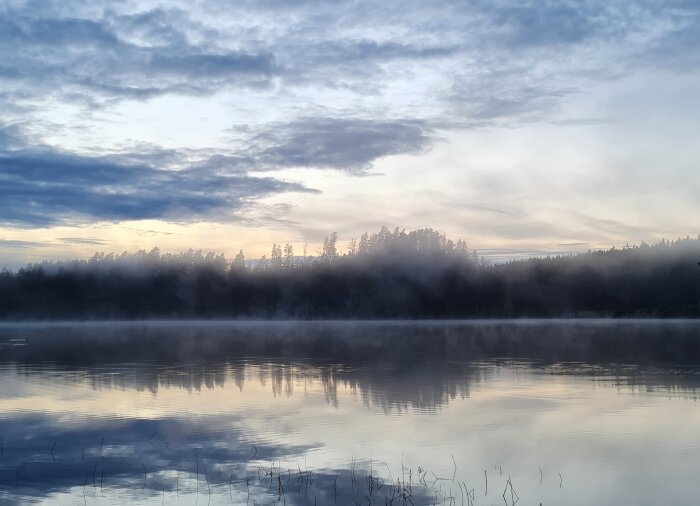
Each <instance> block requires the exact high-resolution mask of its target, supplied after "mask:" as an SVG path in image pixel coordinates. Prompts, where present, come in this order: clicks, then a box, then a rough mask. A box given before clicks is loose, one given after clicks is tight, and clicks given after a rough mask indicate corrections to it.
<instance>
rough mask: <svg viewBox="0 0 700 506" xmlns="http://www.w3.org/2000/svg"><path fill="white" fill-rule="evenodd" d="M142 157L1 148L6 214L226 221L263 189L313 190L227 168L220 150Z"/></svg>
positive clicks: (19, 222)
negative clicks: (195, 156)
mask: <svg viewBox="0 0 700 506" xmlns="http://www.w3.org/2000/svg"><path fill="white" fill-rule="evenodd" d="M0 132H2V129H0ZM170 156H171V154H170V153H166V155H165V156H164V159H168V158H170ZM138 159H139V156H138V154H125V155H121V156H119V155H113V156H86V155H77V154H72V153H64V152H60V151H57V150H55V149H51V148H41V149H37V148H35V149H29V148H25V149H19V150H0V221H1V222H2V223H4V224H10V225H16V226H33V227H36V226H49V225H54V224H59V223H68V224H70V223H81V222H84V221H88V220H106V221H123V220H139V219H165V220H172V221H194V220H201V219H206V220H208V221H220V220H226V219H230V218H231V217H232V216H233V214H234V213H235V212H236V211H238V210H240V209H241V207H243V206H244V205H245V204H247V203H248V202H250V201H252V200H255V199H257V198H260V197H263V196H267V195H271V194H277V193H284V192H313V191H315V190H312V189H309V188H307V187H305V186H304V185H302V184H299V183H292V182H286V181H282V180H279V179H275V178H271V177H253V176H250V175H248V174H246V173H245V172H242V171H241V170H240V168H237V167H235V168H234V169H233V170H230V171H229V170H226V169H227V167H226V166H225V164H223V162H222V160H221V159H220V158H219V157H212V158H211V160H212V163H211V164H207V162H208V160H204V161H203V162H200V163H191V164H190V165H188V166H186V167H185V168H180V169H171V168H168V167H167V166H166V167H159V166H157V165H152V164H149V163H139V162H137V161H136V160H138ZM145 159H147V160H153V161H155V160H157V157H154V155H153V153H151V154H149V156H146V157H145Z"/></svg>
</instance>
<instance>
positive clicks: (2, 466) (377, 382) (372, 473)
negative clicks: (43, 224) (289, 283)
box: [0, 320, 700, 505]
mask: <svg viewBox="0 0 700 506" xmlns="http://www.w3.org/2000/svg"><path fill="white" fill-rule="evenodd" d="M699 387H700V322H696V321H680V320H672V321H660V320H626V321H619V320H549V321H545V320H521V321H471V322H293V323H285V322H272V323H262V322H146V323H127V322H121V323H120V322H113V323H53V324H51V323H36V324H11V323H5V324H0V502H1V503H3V504H5V503H7V504H26V503H45V504H106V505H109V504H202V505H205V504H250V505H253V504H256V505H264V504H289V505H297V504H304V505H314V504H318V505H321V504H324V505H325V504H342V505H352V504H363V505H367V504H395V505H399V504H400V505H405V504H412V505H419V504H420V505H430V504H452V505H472V504H478V505H503V504H506V505H513V504H521V505H530V504H532V505H538V504H542V505H561V504H567V505H591V504H596V505H624V504H635V505H647V504H648V505H657V504H674V505H685V504H688V505H690V504H698V502H699V501H700V499H699V498H698V494H699V492H698V490H697V484H696V483H695V480H696V479H697V478H696V477H697V472H698V470H699V469H700V409H699V407H700V406H699V405H698V388H699Z"/></svg>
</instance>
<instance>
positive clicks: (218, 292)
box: [0, 228, 700, 320]
mask: <svg viewBox="0 0 700 506" xmlns="http://www.w3.org/2000/svg"><path fill="white" fill-rule="evenodd" d="M699 259H700V236H699V237H697V238H686V239H678V240H675V241H661V242H659V243H657V244H653V245H648V244H646V243H642V244H641V245H639V246H632V247H626V248H622V249H618V248H613V249H610V250H607V251H592V252H588V253H583V254H573V255H560V256H553V257H547V258H533V259H528V260H517V261H511V262H508V263H503V264H489V263H487V262H485V261H484V260H483V259H481V258H480V257H479V256H478V252H476V251H474V250H471V249H469V248H468V247H467V245H466V243H465V242H463V241H461V240H460V241H453V240H450V239H448V238H447V237H445V235H444V234H441V233H439V232H436V231H435V230H433V229H421V230H415V231H411V232H406V231H405V230H400V229H398V228H397V229H396V230H394V231H389V230H388V229H386V228H382V230H380V231H379V232H377V233H374V234H371V235H370V234H363V235H362V236H361V238H360V239H359V241H356V240H352V241H351V242H350V244H349V246H348V247H347V249H346V250H345V251H341V247H340V246H339V244H338V237H337V234H331V235H329V236H328V237H326V240H325V241H324V246H323V249H322V251H321V254H320V255H318V256H307V255H302V256H299V255H296V254H295V251H294V248H293V247H292V246H291V245H289V244H287V245H284V246H282V245H281V244H275V245H273V247H272V252H271V255H270V257H269V258H267V257H263V258H262V259H261V260H258V261H255V262H250V261H247V260H246V259H245V255H244V253H243V251H241V252H240V253H239V254H238V255H236V257H235V258H234V259H233V260H229V259H227V258H226V257H225V256H224V255H222V254H214V253H208V254H204V253H202V252H201V251H193V250H189V251H187V252H185V253H181V254H177V255H174V254H161V253H160V251H159V250H158V249H157V248H154V249H153V250H152V251H150V252H146V251H139V252H136V253H123V254H120V255H116V254H109V255H105V254H102V253H101V254H95V255H94V256H93V257H92V258H90V259H88V260H74V261H64V262H43V263H39V264H30V265H28V266H26V267H24V268H21V269H19V270H17V271H16V272H11V271H7V270H5V271H3V272H2V273H0V318H2V319H5V320H34V319H38V320H43V319H47V320H48V319H71V320H76V319H77V320H96V319H108V320H114V319H176V318H194V319H222V318H223V319H460V318H527V317H529V318H552V317H579V318H580V317H692V318H695V317H697V316H698V315H700V266H698V260H699Z"/></svg>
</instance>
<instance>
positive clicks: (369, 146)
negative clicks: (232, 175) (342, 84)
mask: <svg viewBox="0 0 700 506" xmlns="http://www.w3.org/2000/svg"><path fill="white" fill-rule="evenodd" d="M254 142H257V143H258V145H259V146H260V152H259V153H258V154H257V159H258V163H259V164H260V165H261V166H262V167H268V168H282V167H318V168H327V169H335V170H342V171H346V172H351V173H362V172H364V171H366V170H367V169H369V168H370V167H371V166H372V163H373V162H374V161H375V160H377V159H379V158H382V157H384V156H390V155H399V154H418V153H421V152H423V151H425V150H426V149H428V147H429V146H430V145H431V144H432V142H433V136H432V132H431V130H430V128H429V127H427V126H426V125H425V124H423V123H422V122H420V121H413V120H398V121H378V120H369V119H353V118H346V119H343V118H319V117H311V118H303V119H300V120H297V121H294V122H291V123H286V124H278V125H272V126H270V127H269V128H267V129H266V131H265V132H263V133H260V134H258V135H257V136H256V138H255V139H254Z"/></svg>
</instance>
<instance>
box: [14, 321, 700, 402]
mask: <svg viewBox="0 0 700 506" xmlns="http://www.w3.org/2000/svg"><path fill="white" fill-rule="evenodd" d="M0 345H2V346H3V350H2V351H3V353H2V354H0V363H5V364H13V365H14V366H16V367H17V368H18V369H19V370H21V371H22V373H23V374H28V375H37V374H39V375H41V374H45V375H48V374H49V372H48V371H51V373H50V374H52V375H53V377H55V378H56V379H58V380H59V381H62V382H66V383H70V382H76V381H77V382H82V383H86V384H89V385H91V386H92V387H93V388H129V389H136V390H149V391H152V392H157V391H158V389H159V388H183V389H186V390H188V391H197V390H201V389H203V388H207V389H210V388H215V387H225V385H226V384H227V382H232V383H233V384H235V385H236V386H237V387H238V389H239V391H243V390H244V389H245V385H246V382H248V381H251V376H257V381H258V382H260V384H261V385H263V386H266V385H268V384H269V385H270V388H271V392H272V394H273V395H274V396H275V397H282V396H292V395H295V393H296V389H299V388H305V385H306V386H314V387H320V388H321V389H322V391H323V393H324V395H325V397H326V399H327V401H328V402H329V403H330V404H332V405H338V402H339V401H338V394H339V388H343V389H346V390H348V391H350V392H357V394H358V395H359V396H360V397H361V398H362V399H363V401H364V402H365V403H366V404H367V405H374V406H379V407H382V408H384V409H387V410H388V409H400V410H403V409H408V408H415V409H428V410H429V409H434V408H437V407H440V406H443V405H445V404H447V403H448V402H449V400H450V399H454V398H457V397H466V396H468V395H469V390H470V383H471V382H472V381H480V380H482V379H483V378H484V377H485V376H486V375H488V374H489V371H493V370H494V369H493V368H494V366H493V365H492V364H493V363H494V361H498V360H500V361H503V360H505V361H509V360H520V361H521V362H522V363H523V364H527V367H528V368H534V369H535V370H541V369H543V368H544V369H545V370H546V371H548V372H555V373H556V374H578V375H581V374H584V375H588V376H602V377H609V378H610V383H611V384H617V385H618V386H623V385H626V386H627V387H630V388H631V387H634V386H636V387H639V386H640V385H642V386H644V387H649V388H656V387H658V388H661V389H667V390H668V391H669V392H671V393H678V392H683V391H685V392H687V391H688V390H689V389H691V388H692V389H694V388H696V387H697V386H698V384H699V383H700V380H696V379H695V378H696V377H697V376H698V375H696V374H688V372H692V371H694V369H693V368H694V367H695V365H694V364H698V363H700V325H699V324H695V323H679V322H659V321H656V322H647V321H642V322H622V323H619V322H603V321H576V322H573V323H568V324H562V323H561V322H551V321H526V322H503V321H493V322H476V323H465V322H446V323H436V322H433V323H422V324H413V323H410V322H396V323H391V322H368V323H348V322H344V323H332V322H317V323H292V324H285V323H279V322H278V323H270V324H257V323H249V324H233V325H232V324H226V323H211V324H190V325H187V324H153V325H147V324H146V325H134V324H127V325H97V326H92V325H77V326H69V325H64V326H57V327H51V326H47V327H33V326H17V327H9V326H8V327H1V328H0ZM485 364H491V365H488V366H486V365H485ZM619 364H629V365H628V366H626V367H623V366H621V365H619ZM615 378H617V379H615Z"/></svg>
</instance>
